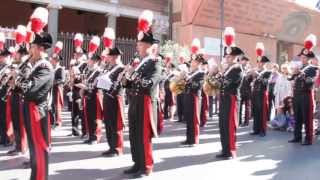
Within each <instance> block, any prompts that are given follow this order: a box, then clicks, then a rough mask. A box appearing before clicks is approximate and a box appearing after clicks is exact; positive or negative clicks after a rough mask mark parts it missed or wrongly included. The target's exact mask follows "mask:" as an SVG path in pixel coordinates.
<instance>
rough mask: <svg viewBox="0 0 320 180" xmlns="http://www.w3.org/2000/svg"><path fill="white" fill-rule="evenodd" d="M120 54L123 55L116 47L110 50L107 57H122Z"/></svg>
mask: <svg viewBox="0 0 320 180" xmlns="http://www.w3.org/2000/svg"><path fill="white" fill-rule="evenodd" d="M122 54H123V52H122V51H121V50H120V49H119V48H117V47H114V48H112V49H110V50H109V53H108V55H109V56H118V55H122Z"/></svg>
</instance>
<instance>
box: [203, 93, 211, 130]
mask: <svg viewBox="0 0 320 180" xmlns="http://www.w3.org/2000/svg"><path fill="white" fill-rule="evenodd" d="M208 98H209V97H208V95H206V94H205V93H203V95H202V102H201V104H202V106H201V108H202V111H201V112H202V114H201V115H202V117H201V121H202V124H203V125H205V124H206V123H207V121H208V116H207V114H208V111H209V103H208V101H209V100H208Z"/></svg>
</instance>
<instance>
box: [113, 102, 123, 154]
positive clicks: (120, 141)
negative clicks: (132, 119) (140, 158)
mask: <svg viewBox="0 0 320 180" xmlns="http://www.w3.org/2000/svg"><path fill="white" fill-rule="evenodd" d="M122 102H123V98H122V96H117V106H118V108H117V110H118V111H117V145H116V148H115V149H116V150H117V152H118V153H123V106H122Z"/></svg>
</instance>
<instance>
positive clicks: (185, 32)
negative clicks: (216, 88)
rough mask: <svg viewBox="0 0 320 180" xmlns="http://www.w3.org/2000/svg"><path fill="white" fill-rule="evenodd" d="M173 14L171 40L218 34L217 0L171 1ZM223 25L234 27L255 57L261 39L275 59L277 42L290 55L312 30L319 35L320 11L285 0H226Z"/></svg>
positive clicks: (238, 41)
mask: <svg viewBox="0 0 320 180" xmlns="http://www.w3.org/2000/svg"><path fill="white" fill-rule="evenodd" d="M173 2H174V3H180V4H175V5H174V8H175V9H174V12H175V15H176V16H177V15H181V17H180V18H175V19H174V20H176V21H175V22H174V24H173V31H174V32H175V33H176V34H174V35H173V38H174V40H177V41H178V42H181V43H182V44H190V43H191V41H192V38H194V37H198V38H200V39H202V40H203V38H204V37H215V38H220V30H219V28H220V4H219V3H220V1H219V0H188V1H183V0H182V1H180V0H179V1H173ZM224 6H225V13H224V18H225V26H232V27H234V28H235V29H236V33H237V35H236V44H237V45H238V46H240V47H241V48H243V49H244V50H245V51H246V52H247V54H248V55H249V57H250V58H251V59H255V50H254V49H255V44H256V42H259V41H261V42H264V43H265V46H266V53H267V55H269V56H270V58H271V59H273V60H277V58H278V57H277V55H278V54H279V53H278V52H277V44H278V42H280V41H281V42H285V43H287V42H288V45H286V46H284V47H285V49H284V51H286V52H287V53H288V56H289V59H291V58H292V57H293V56H294V55H295V54H297V53H298V52H299V51H300V49H301V47H302V46H301V45H302V43H303V40H304V38H305V37H306V36H307V35H308V34H309V33H314V34H316V35H317V36H318V37H319V38H320V29H319V28H318V25H319V24H320V13H319V12H316V11H313V10H310V9H308V8H304V7H301V6H298V5H296V4H294V3H291V2H288V1H287V0H264V1H258V0H257V1H252V0H241V1H239V0H227V1H225V4H224Z"/></svg>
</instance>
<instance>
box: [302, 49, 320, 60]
mask: <svg viewBox="0 0 320 180" xmlns="http://www.w3.org/2000/svg"><path fill="white" fill-rule="evenodd" d="M301 55H304V56H306V57H307V58H310V59H311V58H315V57H316V56H315V54H314V53H313V52H312V51H310V50H308V49H306V48H303V49H302V50H301V52H300V53H299V54H298V56H301Z"/></svg>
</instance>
